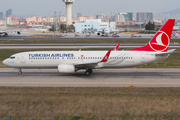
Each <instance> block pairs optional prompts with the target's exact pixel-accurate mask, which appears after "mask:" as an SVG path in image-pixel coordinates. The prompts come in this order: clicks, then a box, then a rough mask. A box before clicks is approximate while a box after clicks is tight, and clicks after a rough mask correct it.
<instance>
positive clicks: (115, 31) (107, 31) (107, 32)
mask: <svg viewBox="0 0 180 120" xmlns="http://www.w3.org/2000/svg"><path fill="white" fill-rule="evenodd" d="M118 32H119V30H112V28H111V25H110V19H109V27H108V28H106V29H104V30H102V31H98V33H97V35H104V34H105V35H106V37H107V36H108V34H112V33H118Z"/></svg>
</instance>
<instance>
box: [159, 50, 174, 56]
mask: <svg viewBox="0 0 180 120" xmlns="http://www.w3.org/2000/svg"><path fill="white" fill-rule="evenodd" d="M175 50H176V49H171V50H168V51H167V52H157V53H156V56H158V55H166V54H171V53H172V52H174V51H175Z"/></svg>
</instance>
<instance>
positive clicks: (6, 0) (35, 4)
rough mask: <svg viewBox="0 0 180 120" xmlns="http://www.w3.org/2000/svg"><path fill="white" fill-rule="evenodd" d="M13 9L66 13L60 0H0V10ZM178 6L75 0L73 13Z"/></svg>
mask: <svg viewBox="0 0 180 120" xmlns="http://www.w3.org/2000/svg"><path fill="white" fill-rule="evenodd" d="M9 8H12V9H13V14H14V15H22V16H24V15H29V14H34V15H41V16H50V15H53V14H54V11H58V12H59V11H61V13H62V15H66V8H65V4H64V3H63V2H62V0H1V2H0V12H4V13H5V11H6V10H7V9H9ZM177 8H180V0H76V1H75V3H74V4H73V15H76V14H77V13H78V12H82V13H83V15H93V14H99V13H103V14H108V15H110V14H111V13H112V14H115V13H116V12H133V13H136V12H153V13H161V12H165V11H170V10H173V9H177Z"/></svg>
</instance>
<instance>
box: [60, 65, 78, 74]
mask: <svg viewBox="0 0 180 120" xmlns="http://www.w3.org/2000/svg"><path fill="white" fill-rule="evenodd" d="M58 72H59V73H75V67H74V65H68V64H61V65H58Z"/></svg>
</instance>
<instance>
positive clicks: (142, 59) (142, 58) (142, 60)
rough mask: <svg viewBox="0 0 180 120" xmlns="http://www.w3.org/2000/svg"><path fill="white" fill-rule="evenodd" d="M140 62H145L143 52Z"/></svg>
mask: <svg viewBox="0 0 180 120" xmlns="http://www.w3.org/2000/svg"><path fill="white" fill-rule="evenodd" d="M141 63H145V53H142V54H141Z"/></svg>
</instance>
